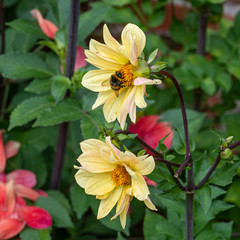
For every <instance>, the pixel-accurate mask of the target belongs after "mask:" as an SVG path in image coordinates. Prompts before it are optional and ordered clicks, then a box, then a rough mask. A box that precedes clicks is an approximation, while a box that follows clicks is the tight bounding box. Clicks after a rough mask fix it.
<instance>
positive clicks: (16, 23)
mask: <svg viewBox="0 0 240 240" xmlns="http://www.w3.org/2000/svg"><path fill="white" fill-rule="evenodd" d="M6 25H8V26H11V27H13V28H15V29H17V30H19V31H23V32H26V33H30V34H32V35H35V36H37V37H38V38H47V37H46V35H45V34H44V33H43V31H42V30H41V28H40V27H39V25H38V23H37V22H36V21H32V20H28V19H15V20H13V21H12V22H8V23H6Z"/></svg>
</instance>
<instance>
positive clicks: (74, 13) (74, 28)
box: [51, 0, 80, 189]
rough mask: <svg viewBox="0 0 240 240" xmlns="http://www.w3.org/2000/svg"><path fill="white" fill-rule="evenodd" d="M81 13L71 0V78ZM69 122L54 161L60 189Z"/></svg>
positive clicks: (68, 64) (54, 182)
mask: <svg viewBox="0 0 240 240" xmlns="http://www.w3.org/2000/svg"><path fill="white" fill-rule="evenodd" d="M79 14H80V0H72V1H71V9H70V23H69V35H68V50H67V61H66V71H65V76H66V77H68V78H70V79H71V77H72V76H73V74H74V65H75V57H76V48H77V36H78V18H79ZM68 96H69V93H66V96H65V97H68ZM68 127H69V123H68V122H64V123H61V125H60V127H59V136H58V143H57V152H56V156H55V161H54V167H53V173H52V179H51V188H52V189H58V188H59V187H60V180H61V175H62V169H63V162H64V155H65V149H66V142H67V136H68Z"/></svg>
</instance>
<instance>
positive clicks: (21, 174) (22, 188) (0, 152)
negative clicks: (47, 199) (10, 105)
mask: <svg viewBox="0 0 240 240" xmlns="http://www.w3.org/2000/svg"><path fill="white" fill-rule="evenodd" d="M2 132H3V131H1V130H0V182H3V183H7V182H10V181H11V180H12V181H13V182H14V191H15V194H16V195H17V196H19V197H25V198H28V199H30V200H32V201H35V200H36V199H37V198H38V197H39V196H40V195H41V196H46V195H47V194H46V193H44V192H43V191H42V190H40V192H38V190H35V189H32V188H33V187H34V186H35V185H36V184H37V180H36V176H35V174H34V173H33V172H30V171H28V170H23V169H17V170H14V171H12V172H10V173H8V174H5V173H4V170H5V167H6V160H7V159H8V158H11V157H13V156H15V155H16V154H17V153H18V150H19V147H20V143H19V142H15V141H9V142H7V143H6V144H5V145H4V143H3V138H2Z"/></svg>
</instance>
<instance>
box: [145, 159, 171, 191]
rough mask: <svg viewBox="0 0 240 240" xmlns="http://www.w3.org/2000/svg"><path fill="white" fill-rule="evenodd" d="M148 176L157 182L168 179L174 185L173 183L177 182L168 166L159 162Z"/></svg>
mask: <svg viewBox="0 0 240 240" xmlns="http://www.w3.org/2000/svg"><path fill="white" fill-rule="evenodd" d="M148 178H149V179H151V180H153V181H155V182H161V181H162V180H166V181H168V182H170V183H171V186H173V185H172V184H175V183H174V181H173V179H172V176H171V174H170V173H169V171H168V169H167V167H166V166H165V165H163V164H158V163H157V164H156V166H155V168H154V170H153V171H152V173H150V174H149V175H148Z"/></svg>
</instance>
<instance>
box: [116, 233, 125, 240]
mask: <svg viewBox="0 0 240 240" xmlns="http://www.w3.org/2000/svg"><path fill="white" fill-rule="evenodd" d="M117 240H126V238H124V237H123V236H122V234H121V233H120V232H118V234H117Z"/></svg>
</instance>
